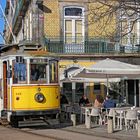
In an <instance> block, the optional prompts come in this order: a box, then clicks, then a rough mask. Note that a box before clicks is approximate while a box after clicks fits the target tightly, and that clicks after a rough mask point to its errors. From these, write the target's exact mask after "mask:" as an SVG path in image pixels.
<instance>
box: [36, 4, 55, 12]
mask: <svg viewBox="0 0 140 140" xmlns="http://www.w3.org/2000/svg"><path fill="white" fill-rule="evenodd" d="M38 8H39V9H40V10H42V11H43V12H44V13H52V11H51V9H49V8H48V7H46V6H45V5H38Z"/></svg>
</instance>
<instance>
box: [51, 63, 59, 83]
mask: <svg viewBox="0 0 140 140" xmlns="http://www.w3.org/2000/svg"><path fill="white" fill-rule="evenodd" d="M57 82H58V62H57V61H50V83H57Z"/></svg>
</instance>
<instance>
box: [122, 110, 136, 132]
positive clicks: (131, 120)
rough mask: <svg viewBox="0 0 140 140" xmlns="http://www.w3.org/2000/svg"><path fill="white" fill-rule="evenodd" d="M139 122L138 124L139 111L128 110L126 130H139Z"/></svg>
mask: <svg viewBox="0 0 140 140" xmlns="http://www.w3.org/2000/svg"><path fill="white" fill-rule="evenodd" d="M137 122H138V117H137V111H136V110H128V111H127V112H126V116H125V128H126V130H128V129H130V128H132V129H134V128H135V129H137Z"/></svg>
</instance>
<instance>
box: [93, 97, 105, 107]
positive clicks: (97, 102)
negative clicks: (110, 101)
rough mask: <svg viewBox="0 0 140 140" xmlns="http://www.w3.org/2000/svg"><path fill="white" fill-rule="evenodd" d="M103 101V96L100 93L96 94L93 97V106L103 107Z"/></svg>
mask: <svg viewBox="0 0 140 140" xmlns="http://www.w3.org/2000/svg"><path fill="white" fill-rule="evenodd" d="M103 102H104V99H103V97H102V96H101V95H97V96H96V99H95V102H94V107H95V108H101V107H103Z"/></svg>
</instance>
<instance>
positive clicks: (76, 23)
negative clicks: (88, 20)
mask: <svg viewBox="0 0 140 140" xmlns="http://www.w3.org/2000/svg"><path fill="white" fill-rule="evenodd" d="M84 32H85V25H84V8H82V7H81V8H80V7H75V6H73V7H72V6H70V7H65V8H64V42H65V52H66V53H78V52H80V53H81V52H84V44H83V42H84Z"/></svg>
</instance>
